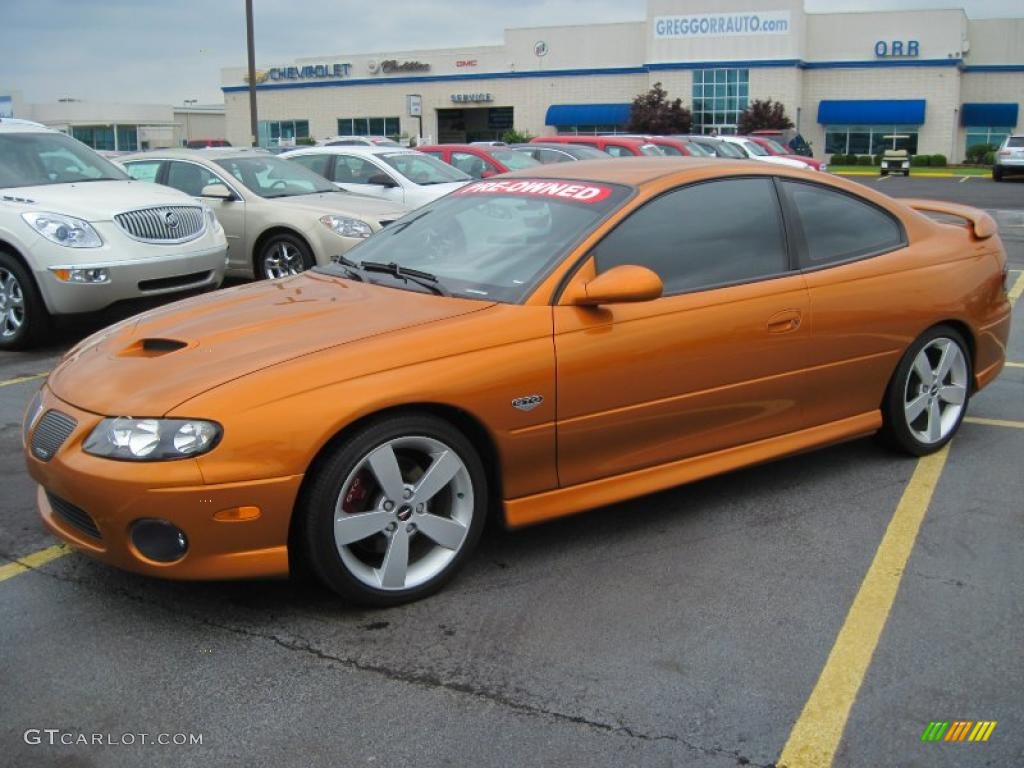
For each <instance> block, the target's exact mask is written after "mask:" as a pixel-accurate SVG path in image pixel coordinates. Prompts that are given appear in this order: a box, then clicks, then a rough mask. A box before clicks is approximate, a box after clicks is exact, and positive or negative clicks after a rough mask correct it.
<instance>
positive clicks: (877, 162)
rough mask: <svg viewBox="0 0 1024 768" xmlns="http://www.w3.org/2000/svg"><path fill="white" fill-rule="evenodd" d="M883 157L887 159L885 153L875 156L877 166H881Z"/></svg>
mask: <svg viewBox="0 0 1024 768" xmlns="http://www.w3.org/2000/svg"><path fill="white" fill-rule="evenodd" d="M883 157H885V153H884V152H879V153H878V154H877V155H875V165H881V164H882V158H883Z"/></svg>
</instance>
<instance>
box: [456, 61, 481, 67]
mask: <svg viewBox="0 0 1024 768" xmlns="http://www.w3.org/2000/svg"><path fill="white" fill-rule="evenodd" d="M455 66H456V67H475V66H476V59H459V60H458V61H456V62H455Z"/></svg>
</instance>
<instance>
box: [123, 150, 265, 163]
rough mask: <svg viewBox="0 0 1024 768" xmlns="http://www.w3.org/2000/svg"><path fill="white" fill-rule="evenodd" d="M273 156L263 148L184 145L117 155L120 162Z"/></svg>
mask: <svg viewBox="0 0 1024 768" xmlns="http://www.w3.org/2000/svg"><path fill="white" fill-rule="evenodd" d="M247 155H248V156H250V157H261V158H268V157H274V155H272V154H271V153H269V152H267V151H266V150H265V149H259V148H255V147H208V148H204V149H187V148H185V147H182V148H178V147H168V148H167V149H149V150H146V151H145V152H133V153H132V154H130V155H125V156H124V157H119V158H118V160H120V161H122V162H131V161H134V160H224V159H226V158H229V157H245V156H247Z"/></svg>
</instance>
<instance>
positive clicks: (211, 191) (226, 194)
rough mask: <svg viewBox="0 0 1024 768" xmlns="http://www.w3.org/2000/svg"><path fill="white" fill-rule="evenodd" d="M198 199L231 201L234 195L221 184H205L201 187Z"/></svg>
mask: <svg viewBox="0 0 1024 768" xmlns="http://www.w3.org/2000/svg"><path fill="white" fill-rule="evenodd" d="M199 196H200V197H215V198H218V199H220V200H233V199H234V198H235V195H234V193H233V192H232V191H231V190H230V189H228V188H227V187H226V186H225V185H223V184H207V185H206V186H205V187H203V191H202V192H201V193H200V194H199Z"/></svg>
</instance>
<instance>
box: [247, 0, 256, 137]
mask: <svg viewBox="0 0 1024 768" xmlns="http://www.w3.org/2000/svg"><path fill="white" fill-rule="evenodd" d="M245 34H246V39H247V43H248V46H249V132H250V135H249V139H250V144H251V145H252V146H254V147H255V146H256V144H257V143H258V136H259V123H258V122H257V119H256V44H255V43H254V42H253V32H252V0H245Z"/></svg>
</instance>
